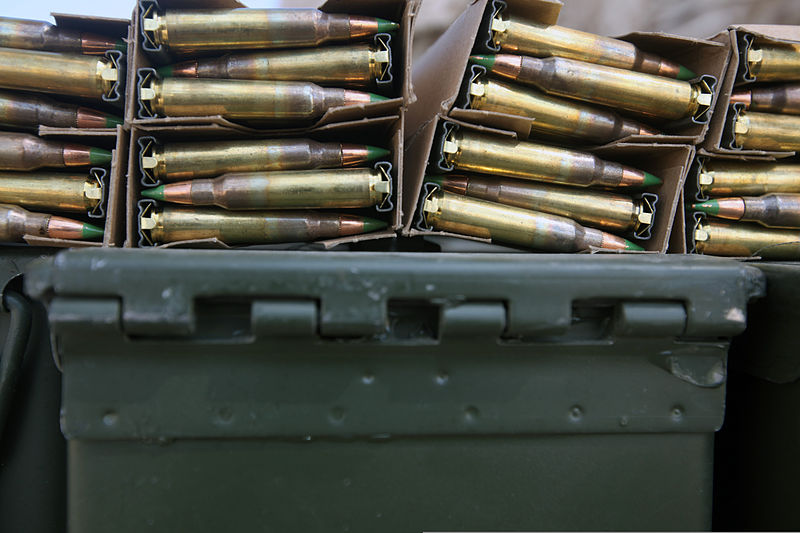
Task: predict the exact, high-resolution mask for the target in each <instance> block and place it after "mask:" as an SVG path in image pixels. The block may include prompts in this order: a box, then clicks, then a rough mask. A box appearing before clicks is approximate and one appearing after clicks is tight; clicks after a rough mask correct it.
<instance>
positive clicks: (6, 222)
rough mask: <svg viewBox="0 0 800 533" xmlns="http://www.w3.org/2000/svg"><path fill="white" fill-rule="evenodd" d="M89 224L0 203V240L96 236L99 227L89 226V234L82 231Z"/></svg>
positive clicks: (16, 240)
mask: <svg viewBox="0 0 800 533" xmlns="http://www.w3.org/2000/svg"><path fill="white" fill-rule="evenodd" d="M86 226H89V225H87V224H84V223H82V222H79V221H77V220H71V219H68V218H64V217H57V216H53V215H50V214H47V213H34V212H32V211H28V210H27V209H23V208H21V207H20V206H18V205H7V204H0V242H21V241H22V240H23V237H24V236H25V235H31V236H34V237H50V238H55V239H87V238H89V239H90V238H98V237H99V236H100V235H98V233H100V228H95V227H94V226H90V227H91V228H92V230H97V231H92V232H91V235H87V233H88V232H86V231H84V227H86Z"/></svg>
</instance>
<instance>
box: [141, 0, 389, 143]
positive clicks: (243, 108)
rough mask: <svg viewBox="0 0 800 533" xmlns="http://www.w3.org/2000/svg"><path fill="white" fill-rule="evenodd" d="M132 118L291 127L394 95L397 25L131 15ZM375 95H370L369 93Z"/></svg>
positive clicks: (253, 14)
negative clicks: (137, 44) (217, 119)
mask: <svg viewBox="0 0 800 533" xmlns="http://www.w3.org/2000/svg"><path fill="white" fill-rule="evenodd" d="M138 22H139V28H140V32H141V34H142V50H143V51H144V52H145V53H147V57H148V59H149V61H150V63H151V64H152V65H153V68H139V70H138V77H139V79H138V87H139V115H138V116H139V118H143V119H144V118H151V117H198V116H209V115H212V116H214V115H217V116H222V117H224V118H227V119H232V120H236V121H248V122H251V123H253V122H258V123H262V124H266V125H268V126H282V127H289V126H291V127H298V126H301V125H308V124H310V123H313V122H314V121H316V120H318V119H320V118H321V117H322V116H323V115H325V113H326V112H327V111H328V110H330V109H332V108H337V107H342V106H359V105H361V106H363V105H365V104H370V103H372V102H379V101H383V100H386V99H387V97H392V96H396V94H395V91H396V84H394V83H393V75H392V70H393V69H392V41H393V39H392V32H394V31H395V30H396V29H397V28H398V27H399V26H398V24H397V23H395V22H392V21H388V20H385V19H381V18H377V17H367V16H360V15H347V14H340V13H325V12H323V11H320V10H316V9H250V8H237V9H162V8H160V6H159V5H158V3H157V2H155V1H152V0H151V1H147V0H146V1H143V2H141V4H140V7H139V21H138ZM379 93H380V94H379Z"/></svg>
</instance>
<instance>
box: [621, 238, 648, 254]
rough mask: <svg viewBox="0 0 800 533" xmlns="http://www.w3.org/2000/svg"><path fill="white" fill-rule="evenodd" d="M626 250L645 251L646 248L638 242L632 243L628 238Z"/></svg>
mask: <svg viewBox="0 0 800 533" xmlns="http://www.w3.org/2000/svg"><path fill="white" fill-rule="evenodd" d="M625 250H626V251H629V252H643V251H644V248H642V247H641V246H639V245H638V244H635V243H632V242H631V241H629V240H628V239H625Z"/></svg>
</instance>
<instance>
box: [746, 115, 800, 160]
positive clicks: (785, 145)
mask: <svg viewBox="0 0 800 533" xmlns="http://www.w3.org/2000/svg"><path fill="white" fill-rule="evenodd" d="M733 134H734V138H735V142H736V145H737V146H739V147H740V148H744V149H747V150H776V151H785V152H790V151H795V150H800V117H798V116H792V115H777V114H772V113H753V112H747V113H740V114H739V116H738V117H736V119H735V120H734V124H733Z"/></svg>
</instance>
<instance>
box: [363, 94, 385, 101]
mask: <svg viewBox="0 0 800 533" xmlns="http://www.w3.org/2000/svg"><path fill="white" fill-rule="evenodd" d="M367 94H369V101H370V103H372V102H385V101H386V100H388V98H386V97H385V96H381V95H379V94H374V93H367Z"/></svg>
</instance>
